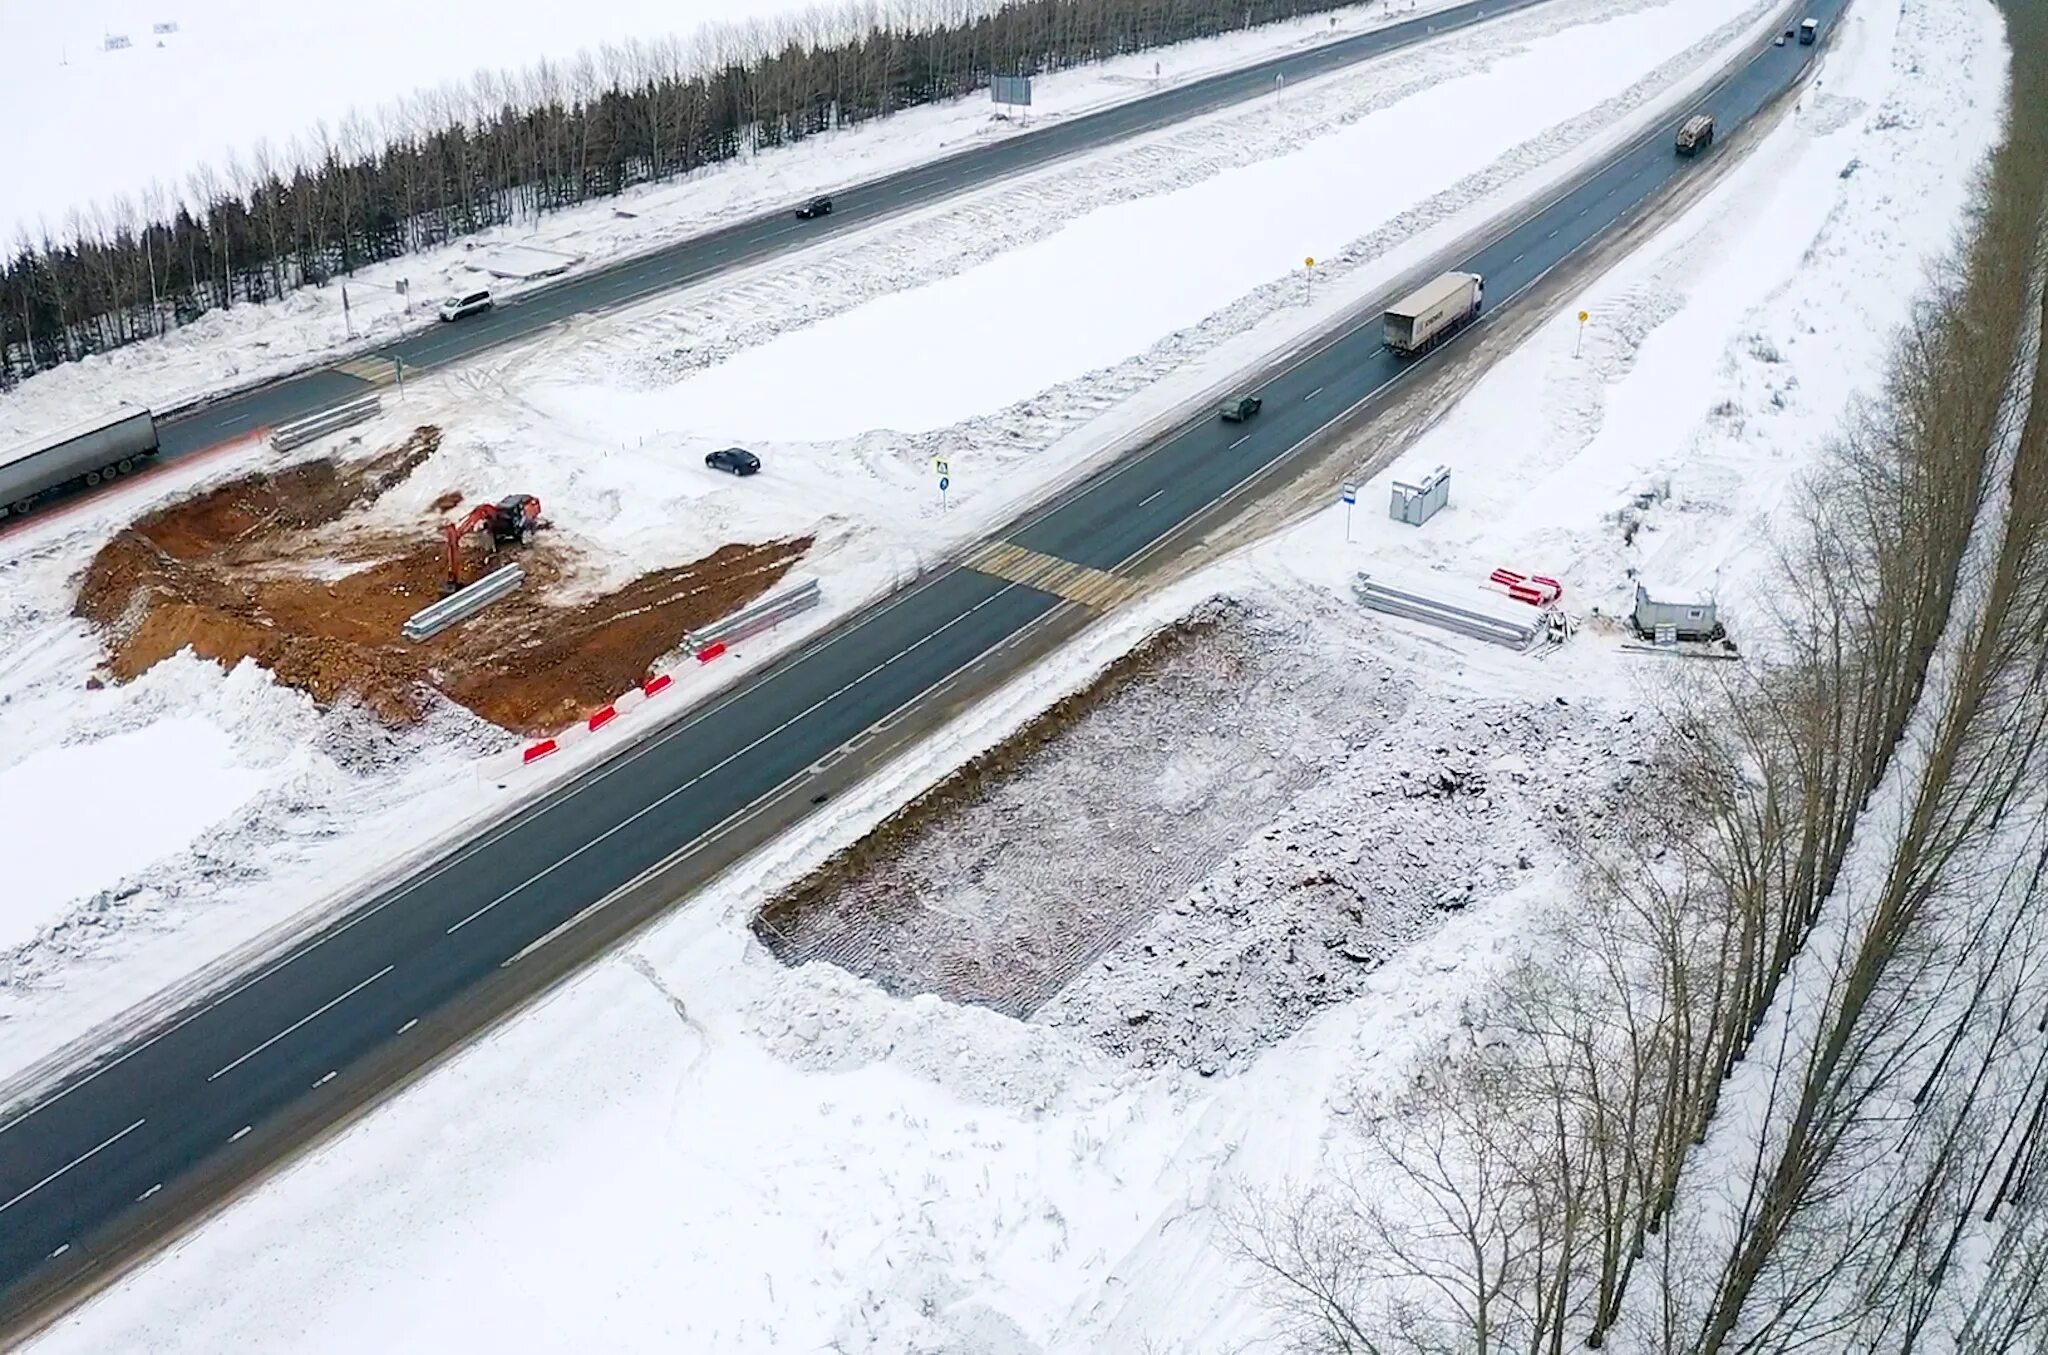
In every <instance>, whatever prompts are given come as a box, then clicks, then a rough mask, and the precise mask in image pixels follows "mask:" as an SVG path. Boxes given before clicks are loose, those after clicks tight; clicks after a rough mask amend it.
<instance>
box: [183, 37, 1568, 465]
mask: <svg viewBox="0 0 2048 1355" xmlns="http://www.w3.org/2000/svg"><path fill="white" fill-rule="evenodd" d="M1544 2H1545V0H1475V2H1474V3H1471V4H1466V5H1459V6H1455V7H1453V8H1450V9H1445V10H1440V11H1437V12H1435V13H1433V14H1429V15H1426V16H1424V17H1421V18H1416V19H1409V20H1405V21H1403V22H1401V23H1397V24H1390V25H1388V26H1387V27H1385V28H1378V29H1373V30H1371V31H1370V32H1366V33H1361V34H1358V35H1357V36H1355V37H1350V38H1344V39H1341V40H1339V41H1337V42H1333V43H1328V44H1326V45H1324V46H1321V47H1316V48H1311V49H1310V50H1308V51H1305V52H1299V53H1295V54H1292V55H1288V56H1282V57H1276V58H1274V59H1273V60H1270V61H1264V62H1261V63H1259V64H1258V65H1255V66H1247V67H1245V68H1243V69H1240V70H1235V71H1229V72H1226V73H1224V74H1222V75H1216V76H1211V77H1209V78H1208V79H1206V80H1198V81H1196V82H1194V83H1192V84H1189V85H1185V86H1182V87H1181V88H1179V89H1174V90H1168V91H1166V92H1164V93H1160V94H1156V95H1151V96H1148V97H1146V98H1143V99H1138V100H1135V101H1133V102H1131V103H1127V104H1120V105H1118V106H1116V107H1114V108H1108V109H1104V110H1103V111H1102V112H1100V113H1093V114H1089V115H1087V116H1085V117H1080V118H1075V119H1074V120H1073V121H1071V122H1063V123H1060V124H1057V125H1055V126H1052V127H1048V128H1046V129H1045V130H1043V131H1039V132H1032V133H1028V134H1026V135H1023V136H1019V137H1015V138H1012V139H1009V140H1006V141H1001V142H997V143H996V144H994V145H990V146H985V147H982V148H979V149H975V150H970V151H964V152H962V153H960V154H958V155H954V156H949V157H947V158H945V159H941V160H935V161H932V162H930V163H927V164H924V165H920V166H918V167H916V168H914V169H909V170H905V171H903V172H901V173H898V174H892V175H889V176H887V177H886V178H882V179H877V180H875V181H873V182H872V183H867V184H862V185H859V186H857V187H854V188H849V189H845V190H843V191H840V192H837V193H834V194H833V195H832V214H831V215H830V216H829V217H825V218H822V219H819V220H815V221H799V220H796V219H795V218H794V217H793V216H789V215H782V214H778V215H776V216H772V217H756V218H754V219H752V220H749V221H742V222H740V223H738V224H737V225H734V226H729V227H727V228H725V229H723V230H718V231H713V232H711V233H710V234H708V235H699V236H694V237H692V238H690V239H688V240H685V241H683V242H682V243H681V244H678V245H676V246H674V247H672V248H670V249H666V250H662V251H659V252H657V253H654V254H649V255H644V256H642V257H640V258H637V259H630V260H627V261H625V262H623V263H620V264H617V265H615V266H612V267H609V268H606V269H603V270H601V271H598V272H595V273H591V274H589V275H588V276H585V277H579V278H576V279H574V280H571V281H567V282H563V283H561V284H560V285H558V286H554V287H547V288H543V289H540V290H538V291H535V292H533V293H531V294H529V295H527V296H524V297H521V298H519V299H517V300H514V301H507V302H505V303H503V304H501V305H499V306H498V307H497V308H496V309H494V310H492V311H490V312H487V313H486V314H484V315H481V316H477V317H474V318H472V319H469V320H465V321H461V322H459V323H456V324H452V325H441V326H438V327H436V328H433V329H429V330H427V331H425V332H423V333H420V334H417V335H415V336H413V337H412V338H409V339H406V340H404V341H402V342H399V343H395V344H391V345H389V346H388V347H385V348H380V349H376V350H374V351H372V352H369V353H366V354H364V355H363V356H361V357H358V358H355V359H352V360H351V361H349V362H347V363H345V364H343V365H341V366H336V367H327V368H323V369H321V370H319V371H314V372H309V373H307V374H305V375H303V376H298V377H292V378H289V379H287V380H284V381H281V382H276V383H274V384H270V385H266V386H261V387H258V388H257V389H255V390H253V391H249V392H247V393H245V394H241V395H236V396H231V397H229V398H226V399H223V400H219V401H215V402H213V403H210V404H206V405H202V406H200V407H199V408H197V409H195V410H193V411H192V412H190V413H189V414H186V415H185V416H183V417H181V418H178V419H176V420H173V421H169V422H167V423H165V425H164V426H163V428H162V429H161V430H160V431H161V437H162V442H163V451H162V456H163V458H164V459H165V460H169V459H171V458H174V457H177V456H181V455H185V454H189V453H191V452H195V451H201V450H204V449H206V448H208V447H213V446H217V445H218V444H220V443H222V442H227V441H230V440H233V439H235V438H240V437H244V436H246V435H248V434H250V433H252V432H255V431H257V430H259V429H262V428H268V427H272V426H275V425H277V424H280V423H287V422H289V421H291V420H293V419H297V418H303V417H305V416H306V415H308V414H313V413H316V412H318V411H320V410H322V409H326V408H329V407H331V406H333V405H336V404H339V403H341V402H342V401H344V400H348V399H353V398H355V397H357V396H360V395H361V394H363V393H364V391H366V390H368V389H371V388H372V387H375V386H381V385H385V384H388V383H389V382H390V381H391V380H392V379H393V378H394V376H395V373H396V369H395V367H394V365H393V364H394V363H403V364H404V366H405V367H406V368H407V369H413V368H426V367H437V366H443V365H446V364H448V363H452V362H458V361H460V360H462V359H464V358H467V357H470V356H473V355H474V354H477V353H480V352H483V351H485V350H486V349H490V348H495V347H497V346H498V345H500V344H505V343H510V342H512V341H514V340H516V339H522V338H526V337H528V336H530V335H532V334H535V333H537V332H539V331H540V330H542V329H545V328H546V327H548V326H549V325H553V324H557V323H559V322H561V321H563V320H566V319H569V318H570V317H572V316H576V315H581V314H585V313H587V312H590V311H596V310H603V309H606V308H608V307H612V306H620V305H624V304H626V303H628V302H631V301H637V300H640V299H642V298H645V297H648V296H651V295H653V294H655V293H657V292H662V291H666V290H668V289H670V288H675V287H681V286H685V285H687V284H689V283H692V282H696V281H698V280H700V279H702V278H705V277H708V276H710V275H711V274H714V273H719V272H723V271H725V270H727V269H731V268H737V267H740V266H742V265H745V264H750V263H758V262H760V261H761V260H763V259H766V258H769V257H772V256H773V255H775V254H777V253H780V252H782V251H785V250H788V249H791V248H795V247H798V246H801V245H804V244H807V243H809V242H810V241H812V240H815V239H817V238H819V237H820V236H822V235H824V234H826V233H828V232H838V231H846V230H857V229H859V228H860V227H861V226H863V225H866V224H869V223H872V222H873V221H875V220H877V219H878V218H880V217H883V216H887V215H891V214H893V213H896V212H902V211H907V210H909V209H911V208H914V207H921V206H926V205H928V204H930V203H933V202H937V201H939V200H940V199H942V198H946V197H950V196H952V195H954V194H957V193H963V192H966V191H967V190H969V189H972V188H976V187H980V186H982V185H984V184H987V183H989V182H990V181H992V180H995V179H1000V178H1003V177H1005V176H1008V175H1011V174H1017V173H1021V172H1023V171H1025V170H1030V169H1036V168H1038V167H1040V166H1042V165H1046V164H1049V163H1051V162H1052V161H1055V160H1059V159H1063V158H1064V157H1066V156H1070V155H1076V154H1079V153H1081V152H1083V151H1088V150H1094V149H1097V148H1099V147H1102V146H1107V145H1110V144H1112V143H1114V142H1117V141H1122V140H1124V139H1126V138H1129V137H1133V136H1137V135H1140V134H1142V133H1145V132H1150V131H1154V130H1157V129H1159V128H1162V127H1169V126H1171V125H1173V124H1174V123H1176V122H1181V121H1184V120H1186V119H1188V118H1192V117H1197V116H1200V115H1201V114H1203V113H1208V112H1212V111H1214V110H1216V109H1219V108H1223V107H1227V106H1228V105H1230V104H1234V103H1239V102H1242V101H1244V100H1246V99H1252V98H1256V97H1258V96H1259V95H1262V94H1271V93H1273V91H1274V88H1275V81H1276V79H1278V80H1284V81H1293V82H1299V81H1301V80H1306V79H1310V78H1313V77H1314V76H1318V75H1323V74H1326V73H1328V72H1330V71H1333V70H1337V69H1340V68H1342V67H1345V66H1350V65H1354V64H1356V63H1358V62H1361V61H1365V60H1368V59H1370V58H1372V57H1376V56H1383V55H1385V54H1386V53H1388V52H1391V51H1395V50H1397V49H1399V48H1402V47H1406V46H1410V45H1412V44H1414V43H1418V42H1422V41H1425V40H1427V39H1430V38H1434V37H1441V36H1442V35H1443V34H1445V33H1448V32H1451V31H1454V30H1456V29H1459V28H1465V27H1468V26H1470V25H1472V24H1477V23H1483V22H1485V21H1486V20H1488V19H1495V18H1499V17H1500V16H1502V15H1505V14H1511V13H1513V12H1515V11H1517V10H1522V9H1530V8H1534V7H1535V6H1537V5H1540V4H1543V3H1544ZM794 207H795V204H794V203H792V204H791V208H792V210H793V209H794Z"/></svg>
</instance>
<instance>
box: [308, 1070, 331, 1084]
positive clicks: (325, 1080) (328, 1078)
mask: <svg viewBox="0 0 2048 1355" xmlns="http://www.w3.org/2000/svg"><path fill="white" fill-rule="evenodd" d="M332 1081H334V1070H333V1069H332V1068H329V1069H328V1070H327V1073H326V1075H325V1076H324V1077H322V1078H321V1079H320V1080H319V1081H318V1082H315V1083H314V1084H313V1085H314V1086H315V1087H324V1086H326V1085H327V1084H328V1083H330V1082H332Z"/></svg>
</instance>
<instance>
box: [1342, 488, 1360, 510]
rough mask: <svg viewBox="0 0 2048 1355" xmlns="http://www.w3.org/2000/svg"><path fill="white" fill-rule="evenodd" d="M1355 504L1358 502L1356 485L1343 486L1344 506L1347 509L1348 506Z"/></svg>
mask: <svg viewBox="0 0 2048 1355" xmlns="http://www.w3.org/2000/svg"><path fill="white" fill-rule="evenodd" d="M1357 502H1358V486H1357V485H1346V486H1344V503H1345V506H1347V507H1349V506H1350V505H1351V504H1354V503H1357Z"/></svg>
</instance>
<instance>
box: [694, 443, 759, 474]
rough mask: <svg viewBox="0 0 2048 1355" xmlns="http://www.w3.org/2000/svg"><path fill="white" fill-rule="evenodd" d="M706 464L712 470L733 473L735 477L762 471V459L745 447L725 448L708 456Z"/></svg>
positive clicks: (705, 460) (705, 459)
mask: <svg viewBox="0 0 2048 1355" xmlns="http://www.w3.org/2000/svg"><path fill="white" fill-rule="evenodd" d="M704 464H705V465H706V466H708V467H710V468H711V469H712V470H726V471H731V472H732V473H733V474H734V475H752V474H753V473H754V472H755V471H757V470H759V469H761V458H760V457H758V456H755V455H754V454H753V453H752V452H750V451H748V450H747V449H746V448H744V447H725V448H721V449H720V450H718V451H715V452H712V453H710V454H709V455H708V456H706V457H705V458H704Z"/></svg>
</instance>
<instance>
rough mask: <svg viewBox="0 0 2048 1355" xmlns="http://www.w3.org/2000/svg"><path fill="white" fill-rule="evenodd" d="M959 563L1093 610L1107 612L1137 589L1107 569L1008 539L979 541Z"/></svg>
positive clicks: (1134, 585)
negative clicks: (1093, 567) (1092, 567)
mask: <svg viewBox="0 0 2048 1355" xmlns="http://www.w3.org/2000/svg"><path fill="white" fill-rule="evenodd" d="M962 563H963V564H965V565H966V566H967V567H968V568H969V569H974V570H979V571H980V572H981V573H983V574H987V575H990V576H992V577H994V578H998V579H1007V580H1008V581H1010V582H1011V583H1021V584H1023V585H1024V586H1025V587H1027V588H1036V589H1037V590H1039V591H1040V592H1041V593H1051V594H1053V595H1054V596H1056V597H1063V598H1065V599H1067V600H1068V601H1069V602H1078V603H1080V604H1081V605H1082V606H1084V607H1093V608H1094V609H1095V610H1097V611H1108V610H1109V609H1110V608H1112V607H1115V606H1118V605H1119V604H1121V603H1124V602H1128V601H1129V600H1130V599H1132V598H1134V597H1136V596H1137V595H1138V593H1139V592H1140V591H1141V590H1140V589H1139V587H1138V585H1137V584H1135V583H1132V582H1131V581H1130V580H1129V579H1126V578H1122V577H1121V576H1119V575H1116V574H1112V573H1109V572H1108V571H1107V570H1101V569H1091V568H1089V567H1088V566H1087V565H1078V564H1075V563H1074V562H1073V561H1072V560H1062V559H1060V558H1059V557H1058V556H1057V555H1045V554H1042V553H1041V552H1039V551H1035V550H1026V549H1025V548H1024V547H1022V546H1019V545H1017V544H1015V543H1013V542H1009V541H986V542H983V543H982V544H981V545H979V546H977V547H975V548H974V550H972V551H970V552H969V553H968V555H967V558H966V559H965V560H964V561H962Z"/></svg>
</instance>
